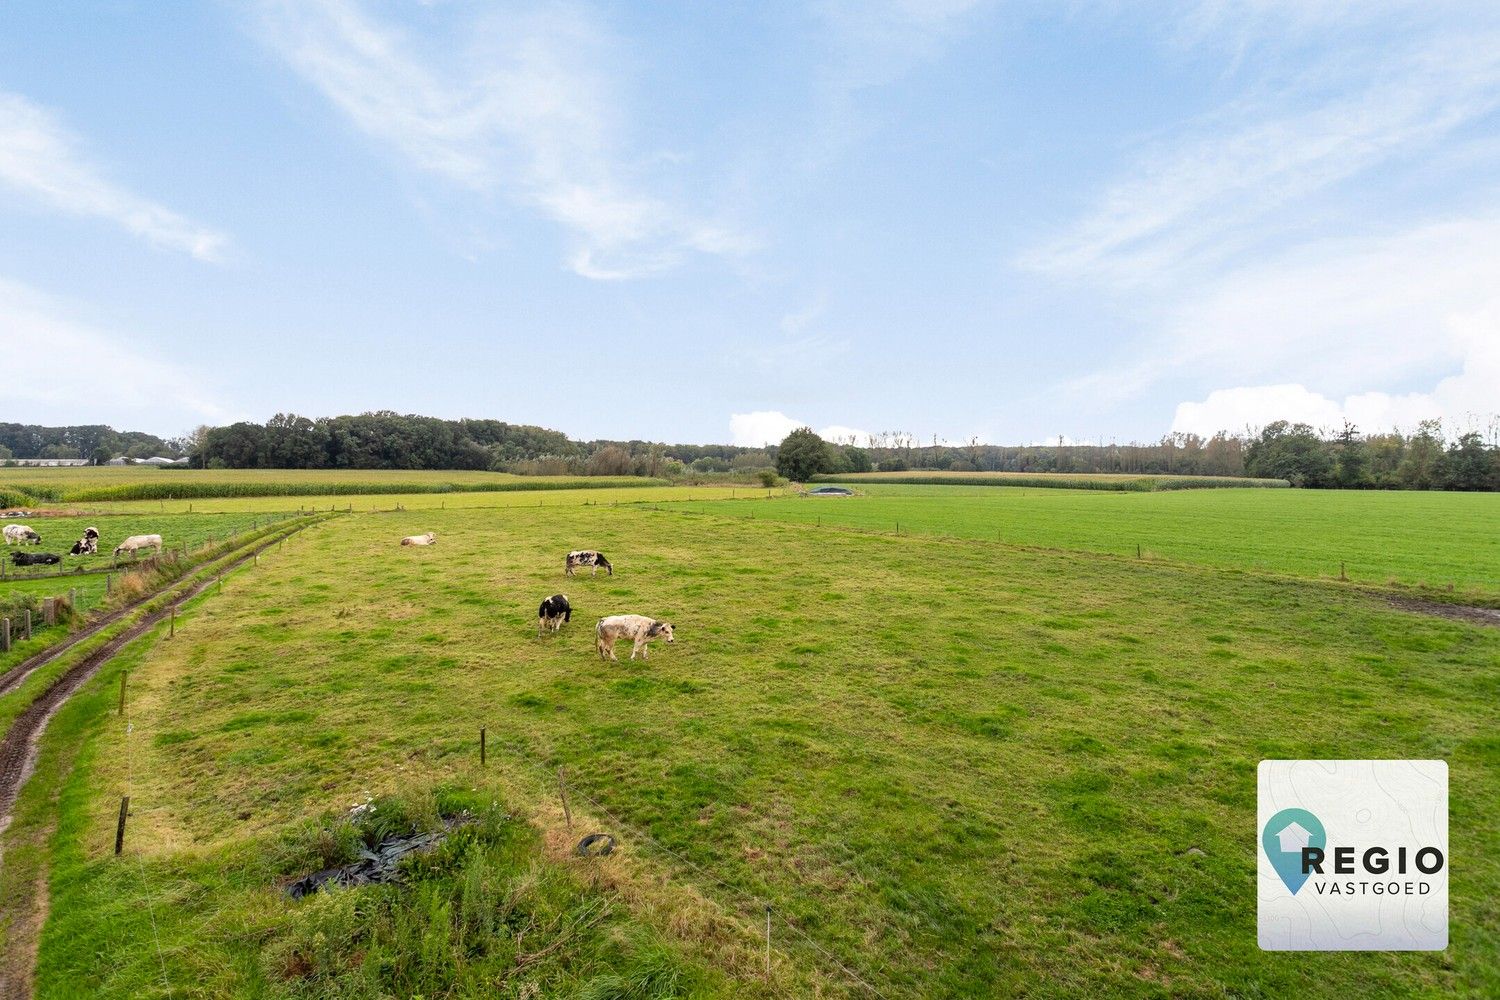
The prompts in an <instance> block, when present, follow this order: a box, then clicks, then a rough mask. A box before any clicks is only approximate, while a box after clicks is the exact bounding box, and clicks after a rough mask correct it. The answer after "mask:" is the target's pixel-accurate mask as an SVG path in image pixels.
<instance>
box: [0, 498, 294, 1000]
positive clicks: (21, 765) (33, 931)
mask: <svg viewBox="0 0 1500 1000" xmlns="http://www.w3.org/2000/svg"><path fill="white" fill-rule="evenodd" d="M313 523H316V522H313ZM309 526H310V525H309V524H300V525H298V526H296V527H295V528H293V529H292V530H290V531H286V532H282V533H281V534H278V535H275V536H274V537H271V538H269V539H267V540H266V541H264V542H262V543H261V544H259V545H255V546H253V547H252V548H251V549H250V551H249V552H247V553H246V554H245V555H243V556H241V557H240V558H238V559H236V560H234V561H233V562H231V563H228V564H226V565H225V566H223V567H221V568H220V569H219V571H218V572H217V573H213V574H210V575H209V576H208V577H207V578H206V579H204V580H201V581H199V582H198V583H195V584H190V585H188V586H186V587H182V588H179V589H178V591H177V592H176V594H175V595H174V598H173V601H172V603H171V604H169V605H168V606H167V607H165V608H163V609H162V610H160V611H156V612H153V613H151V614H149V615H147V616H146V617H145V618H143V619H142V620H141V621H139V622H137V623H136V624H135V625H132V626H131V627H130V628H128V629H126V630H125V631H123V632H121V633H120V634H119V635H116V636H114V637H113V638H112V639H110V640H109V641H108V642H106V643H105V644H104V645H103V646H100V647H99V648H98V649H96V650H94V652H92V653H90V654H89V655H88V656H87V657H85V658H84V659H83V660H81V661H80V662H78V663H76V664H74V665H73V666H72V667H71V668H69V669H68V670H67V671H66V672H65V673H64V674H63V675H62V676H61V677H59V678H57V680H55V681H54V682H53V683H52V686H51V687H49V688H48V689H47V690H46V691H44V692H43V693H42V694H41V696H40V697H38V698H37V699H36V700H35V701H33V702H32V703H31V704H30V705H29V706H27V708H26V710H25V711H23V712H22V713H21V714H20V715H19V716H17V717H16V719H15V721H13V722H12V723H11V727H10V730H9V731H8V732H7V733H6V734H5V738H4V740H3V742H0V833H3V832H4V831H5V830H6V829H7V828H8V827H9V826H10V821H11V810H12V809H13V808H14V807H15V804H16V799H17V797H19V795H20V793H21V789H22V788H23V787H24V786H25V784H26V781H27V780H28V779H29V778H30V777H31V773H32V771H33V770H34V769H35V766H36V755H37V750H38V747H39V745H40V742H41V738H42V734H43V732H45V731H46V728H47V723H48V722H49V721H50V720H51V718H52V716H53V715H54V714H56V712H57V710H58V709H59V708H61V707H62V705H63V704H64V703H65V702H66V701H67V700H68V699H69V698H70V697H72V696H73V694H74V693H75V692H76V691H77V690H78V689H79V688H80V687H82V686H83V685H84V683H85V682H87V681H88V679H89V678H90V677H92V676H93V675H94V674H95V673H96V672H97V671H98V670H99V668H100V667H102V666H103V665H104V664H105V663H107V662H109V660H110V658H111V657H113V656H114V655H115V654H116V653H118V652H119V651H120V650H121V649H122V648H124V647H125V646H126V645H128V644H129V643H131V642H133V641H134V640H136V639H138V638H140V637H141V636H142V635H144V634H145V633H146V632H148V631H150V630H151V629H152V628H153V627H155V626H157V625H160V624H161V623H162V622H163V621H165V620H166V618H167V617H168V616H169V615H170V614H171V613H172V607H173V606H175V604H176V603H177V602H179V601H185V600H189V599H191V598H193V597H196V596H197V595H198V594H201V593H202V592H203V591H205V590H207V589H208V588H209V587H210V586H212V585H213V584H214V583H215V582H216V581H217V580H218V579H219V578H220V577H221V576H222V575H223V574H224V573H226V572H228V571H230V570H233V569H236V568H238V567H240V566H243V565H244V564H245V563H247V562H249V561H250V560H252V559H254V558H255V557H256V556H257V555H259V554H260V553H261V552H264V551H265V550H266V549H268V548H270V547H271V546H272V545H274V544H276V543H277V542H280V541H281V540H283V539H285V538H288V537H290V536H291V535H294V534H296V533H297V532H299V531H301V530H302V529H303V528H306V527H309ZM169 589H170V588H163V589H162V590H159V591H157V592H156V593H155V594H152V595H150V596H148V597H143V598H141V599H140V600H139V601H136V602H135V603H133V604H131V605H129V606H128V607H125V608H121V609H120V610H119V611H116V612H113V613H111V614H109V615H106V616H105V617H104V618H102V619H100V620H99V621H97V622H95V623H93V624H92V625H90V626H89V628H87V629H85V630H84V631H83V632H80V633H79V634H78V635H76V636H73V637H71V638H70V639H69V640H67V641H66V642H65V643H62V644H59V645H58V646H54V647H52V648H50V649H47V650H44V651H42V652H41V653H38V654H37V655H36V656H33V657H31V658H30V659H28V660H25V661H23V662H21V663H19V664H17V665H16V666H15V667H13V668H11V669H10V670H9V671H7V672H6V673H5V674H4V676H3V677H0V685H4V687H3V688H0V693H3V692H4V691H9V690H12V689H13V688H14V687H15V686H16V685H18V684H20V683H21V681H23V680H25V679H26V677H28V676H30V674H31V672H32V671H33V670H35V669H36V668H37V667H39V666H42V665H44V664H46V663H48V662H50V661H51V660H52V659H54V658H55V657H56V656H57V655H58V654H59V653H61V652H63V651H64V650H65V649H67V648H68V647H70V646H73V645H75V644H76V643H78V642H80V641H82V640H83V639H86V638H89V637H90V636H94V635H98V634H99V632H100V631H101V630H103V629H105V628H108V627H109V626H110V625H111V624H113V623H115V622H117V621H119V620H120V619H121V618H122V617H124V616H125V615H128V614H129V613H130V612H131V611H134V610H136V609H138V608H139V607H140V606H141V605H143V604H146V603H148V602H150V601H153V600H157V599H159V598H160V597H161V596H162V594H163V593H165V592H167V590H169ZM44 871H45V869H44ZM34 900H35V905H34V906H32V907H31V908H30V910H28V911H27V912H26V913H24V914H22V915H20V916H19V917H15V916H14V915H12V921H11V923H10V924H9V925H8V926H7V927H6V928H5V939H4V940H5V954H3V955H0V998H3V1000H31V995H32V977H33V975H34V973H35V968H36V946H37V943H38V941H39V939H40V931H41V925H42V922H43V921H44V920H45V919H46V913H47V884H46V876H45V874H42V875H40V876H39V877H38V883H37V885H36V891H35V896H34Z"/></svg>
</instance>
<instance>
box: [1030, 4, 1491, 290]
mask: <svg viewBox="0 0 1500 1000" xmlns="http://www.w3.org/2000/svg"><path fill="white" fill-rule="evenodd" d="M1356 62H1357V65H1356V66H1355V67H1354V68H1353V70H1352V71H1351V70H1350V69H1347V68H1339V69H1335V68H1332V67H1319V68H1318V69H1316V70H1312V71H1308V72H1307V73H1306V74H1304V76H1303V77H1302V78H1301V79H1299V80H1298V82H1297V83H1296V84H1295V85H1293V86H1291V87H1289V88H1283V89H1282V90H1280V91H1279V92H1277V93H1276V94H1274V95H1273V96H1272V97H1270V98H1261V99H1257V100H1250V101H1243V102H1240V103H1238V104H1235V105H1231V106H1229V107H1226V108H1224V109H1222V110H1220V111H1219V112H1218V113H1216V114H1214V115H1211V116H1209V117H1207V118H1206V119H1204V120H1202V121H1199V122H1196V123H1191V124H1190V125H1189V126H1188V127H1187V128H1185V129H1184V130H1183V131H1182V132H1181V133H1179V134H1178V135H1176V136H1174V137H1173V138H1171V139H1168V140H1163V141H1158V142H1156V143H1153V144H1152V145H1151V146H1150V147H1148V149H1147V150H1146V151H1145V152H1144V153H1143V154H1142V155H1141V156H1139V157H1138V158H1137V160H1136V162H1135V163H1134V164H1133V166H1132V167H1131V168H1130V170H1129V172H1128V175H1127V176H1126V177H1124V178H1122V179H1120V180H1118V181H1116V182H1115V183H1114V184H1112V185H1111V186H1110V187H1109V188H1108V189H1107V190H1106V191H1105V193H1104V195H1103V198H1102V199H1101V201H1100V203H1099V204H1098V205H1097V207H1096V208H1095V209H1094V210H1093V211H1091V212H1090V213H1088V214H1087V215H1085V216H1084V217H1083V218H1082V219H1080V220H1079V221H1077V222H1076V223H1075V224H1074V225H1073V226H1072V227H1071V228H1069V229H1068V230H1067V231H1065V233H1064V234H1063V235H1062V236H1061V237H1060V238H1058V239H1057V240H1055V241H1053V242H1051V243H1049V244H1047V245H1045V246H1042V247H1039V248H1037V249H1035V250H1033V251H1032V252H1030V253H1028V254H1026V255H1024V256H1023V257H1022V259H1021V263H1022V265H1023V266H1026V267H1028V268H1032V269H1036V270H1041V271H1048V272H1052V273H1057V274H1063V275H1075V276H1087V277H1095V278H1102V279H1105V280H1107V281H1110V282H1113V283H1117V284H1122V285H1127V286H1129V285H1135V284H1140V283H1143V282H1153V283H1159V282H1161V281H1163V280H1165V279H1170V278H1172V277H1174V272H1175V271H1176V270H1177V269H1180V268H1186V269H1191V270H1201V269H1202V268H1203V267H1204V266H1205V265H1206V264H1213V263H1216V262H1218V261H1220V260H1222V259H1224V258H1225V257H1227V256H1230V255H1232V254H1233V253H1234V252H1236V251H1240V250H1244V249H1246V248H1247V247H1250V246H1253V245H1255V244H1256V243H1257V242H1259V241H1264V240H1265V239H1267V238H1268V237H1269V236H1271V235H1273V234H1275V233H1277V232H1279V231H1281V228H1284V227H1286V226H1293V225H1295V223H1296V222H1297V221H1298V220H1296V219H1279V220H1278V219H1277V217H1276V215H1275V213H1276V211H1277V210H1278V209H1283V208H1286V207H1288V206H1290V205H1291V204H1293V203H1295V202H1296V201H1298V200H1299V199H1302V198H1305V197H1307V196H1310V195H1312V194H1314V193H1315V192H1321V191H1323V190H1325V189H1328V188H1331V187H1333V186H1335V185H1337V184H1338V183H1340V182H1343V181H1347V180H1349V179H1351V178H1353V177H1354V176H1356V175H1359V174H1361V173H1363V172H1366V171H1369V170H1371V169H1373V168H1375V167H1377V166H1379V165H1382V164H1384V163H1387V162H1389V161H1391V160H1393V159H1396V158H1398V157H1409V156H1412V155H1414V154H1415V153H1417V152H1418V151H1420V150H1423V149H1427V148H1429V147H1430V146H1432V145H1433V144H1435V143H1437V142H1438V141H1439V140H1443V139H1445V138H1447V137H1449V136H1451V135H1452V134H1453V133H1454V132H1455V131H1456V130H1458V129H1460V128H1461V127H1462V126H1464V125H1467V124H1470V123H1473V122H1475V121H1477V120H1479V119H1481V118H1482V117H1484V116H1486V115H1488V114H1490V113H1491V112H1493V111H1494V110H1495V109H1496V108H1497V107H1500V31H1495V30H1488V31H1485V30H1479V31H1475V32H1468V33H1457V32H1455V33H1451V34H1434V35H1424V36H1422V37H1421V38H1419V39H1418V40H1417V41H1416V42H1414V43H1412V44H1411V45H1410V46H1409V48H1408V49H1407V50H1406V51H1405V52H1403V53H1402V54H1401V56H1399V57H1398V58H1395V59H1390V60H1386V61H1375V62H1360V61H1357V60H1356ZM1329 91H1333V92H1335V93H1336V94H1337V96H1335V97H1332V98H1329V97H1327V96H1326V94H1327V93H1328V92H1329Z"/></svg>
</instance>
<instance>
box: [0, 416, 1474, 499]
mask: <svg viewBox="0 0 1500 1000" xmlns="http://www.w3.org/2000/svg"><path fill="white" fill-rule="evenodd" d="M1497 442H1500V427H1497V426H1495V425H1492V426H1491V427H1490V429H1489V431H1488V433H1487V434H1481V433H1479V432H1477V431H1469V432H1466V433H1463V434H1459V435H1458V436H1456V437H1453V438H1449V437H1448V436H1447V435H1446V434H1445V433H1444V429H1443V426H1442V424H1441V423H1440V422H1439V421H1436V420H1429V421H1424V422H1423V423H1421V424H1420V425H1418V427H1417V430H1416V431H1415V432H1414V433H1411V434H1403V433H1400V432H1396V431H1392V432H1389V433H1378V434H1363V433H1361V432H1360V431H1359V429H1358V428H1356V427H1354V426H1353V425H1349V424H1346V425H1345V426H1344V427H1343V428H1341V429H1339V430H1338V431H1331V432H1330V431H1320V430H1317V429H1315V428H1313V427H1311V426H1309V425H1307V424H1294V423H1289V422H1287V421H1284V420H1281V421H1276V422H1274V423H1271V424H1268V425H1267V426H1266V427H1264V428H1262V429H1261V430H1260V431H1259V432H1257V433H1253V434H1249V433H1247V434H1245V435H1243V436H1239V435H1232V434H1228V433H1219V434H1215V435H1213V436H1212V437H1206V438H1205V437H1200V436H1198V435H1195V434H1169V435H1167V436H1165V437H1163V438H1162V439H1161V440H1160V441H1157V442H1154V443H1151V444H1139V443H1130V444H1116V443H1113V442H1111V443H1109V444H1105V443H1103V442H1100V443H1098V444H1072V443H1067V442H1065V441H1063V440H1059V441H1058V443H1057V444H1055V445H1054V444H1032V445H989V444H981V443H980V442H979V441H978V439H971V440H970V441H968V442H967V443H964V444H959V445H954V444H950V443H946V442H938V441H936V440H933V441H932V442H931V443H930V444H924V443H922V442H921V441H920V440H919V439H918V438H917V436H916V435H914V434H909V433H904V432H887V433H883V434H877V435H869V436H868V437H866V439H865V440H864V442H863V443H859V442H856V441H854V440H852V439H846V440H842V441H824V440H823V439H822V438H820V437H818V435H816V434H814V433H813V432H812V431H811V430H809V429H807V428H802V429H800V430H798V431H794V432H793V433H792V434H791V435H789V436H788V437H787V438H786V439H785V440H784V441H782V442H781V443H780V444H778V445H769V446H767V447H765V448H747V447H742V446H737V445H715V444H709V445H698V444H664V443H661V442H653V441H642V440H630V441H613V440H594V441H579V440H574V439H572V438H570V437H568V436H567V435H566V434H564V433H562V432H561V431H555V430H549V429H548V428H545V427H537V426H533V425H529V424H510V423H505V422H503V421H499V420H443V419H439V418H437V417H423V416H417V415H413V414H399V413H394V412H391V411H378V412H372V413H361V414H352V415H344V416H337V417H319V418H309V417H303V416H299V415H297V414H290V413H278V414H277V415H276V416H274V417H272V418H271V419H270V420H268V421H266V422H265V423H264V424H258V423H253V422H248V421H242V422H240V423H235V424H229V425H227V426H223V427H199V428H198V429H197V430H195V431H193V432H192V433H191V434H188V435H185V436H183V437H181V438H176V439H171V440H164V439H162V438H159V437H156V436H155V435H151V434H143V433H140V432H134V431H125V432H122V431H115V430H114V429H112V428H110V427H107V426H103V425H87V426H74V427H41V426H36V425H28V424H0V461H4V460H5V459H7V458H11V457H14V458H87V459H91V460H93V461H95V462H96V463H103V462H105V461H108V460H109V459H111V458H114V457H116V456H119V455H124V456H127V457H129V458H146V457H150V456H152V455H165V456H167V457H177V456H179V455H187V456H188V457H189V458H190V459H191V462H190V464H191V466H192V467H194V468H209V469H214V468H220V469H412V470H415V469H478V470H490V471H496V472H513V473H518V474H521V475H560V476H561V475H600V476H621V475H639V476H652V477H665V478H673V479H676V478H681V477H684V476H691V477H702V478H714V477H736V478H746V477H753V476H756V475H757V474H760V473H763V472H765V471H766V470H770V469H775V470H776V471H778V472H779V473H780V474H781V475H783V476H785V477H787V478H789V479H793V480H797V481H805V480H806V479H807V478H808V477H809V476H811V475H816V474H819V473H834V474H837V473H845V472H850V473H857V472H869V471H872V470H880V471H886V472H904V471H909V470H910V471H921V470H941V471H951V472H1023V473H1038V472H1058V473H1100V472H1104V473H1127V474H1137V475H1188V476H1192V475H1204V476H1251V477H1256V478H1267V479H1285V480H1287V481H1289V482H1290V483H1292V485H1294V486H1305V487H1318V488H1343V489H1448V490H1500V447H1497Z"/></svg>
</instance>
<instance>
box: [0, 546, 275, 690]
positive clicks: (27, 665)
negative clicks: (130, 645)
mask: <svg viewBox="0 0 1500 1000" xmlns="http://www.w3.org/2000/svg"><path fill="white" fill-rule="evenodd" d="M304 527H305V525H304ZM297 530H301V529H300V528H299V529H297ZM294 533H295V532H290V531H289V532H287V533H286V534H282V535H277V536H275V537H274V538H272V539H271V541H273V542H274V541H277V540H279V539H282V538H286V537H288V536H289V535H291V534H294ZM269 544H270V543H267V544H266V545H262V546H261V547H260V548H258V549H256V550H255V551H256V552H262V551H264V550H265V549H266V548H267V547H268V546H269ZM235 565H236V566H237V565H239V564H238V563H236V564H235ZM90 572H94V573H106V572H115V571H114V570H92V571H90ZM67 575H70V576H71V575H72V574H67ZM27 579H30V578H29V577H28V578H27ZM39 579H40V578H39ZM170 589H171V588H170V587H163V588H162V589H161V590H158V591H155V592H154V593H150V594H147V595H146V596H144V597H142V598H141V599H140V600H138V601H134V602H132V603H130V604H127V605H126V606H125V607H123V608H119V609H118V610H115V611H111V612H110V613H109V614H107V615H105V616H104V617H102V618H96V619H95V620H94V621H93V622H91V623H90V624H89V626H88V627H87V628H85V629H82V630H80V631H78V632H75V633H74V634H73V635H70V636H68V637H67V638H66V639H64V640H62V641H61V642H58V643H55V644H53V645H51V646H48V647H47V648H46V649H44V650H41V651H40V652H38V653H36V654H34V655H32V656H29V657H27V658H26V659H24V660H22V661H21V662H20V663H17V664H16V665H15V666H13V667H11V668H10V669H9V670H7V671H5V673H3V674H0V695H3V694H9V693H10V692H11V691H13V690H15V688H16V687H17V686H18V685H19V684H20V683H21V682H22V681H24V680H25V679H26V678H27V677H30V676H31V673H32V671H34V670H36V669H37V668H38V667H44V666H46V665H47V664H49V663H51V662H52V661H53V660H55V659H57V658H58V657H59V656H61V655H62V654H63V653H65V652H67V651H68V650H69V649H71V648H72V647H74V646H76V645H78V643H80V642H83V641H84V640H85V639H90V638H92V637H94V636H96V635H98V634H99V633H100V632H102V631H103V630H104V629H106V628H108V627H109V626H111V625H113V624H114V623H115V622H117V621H119V620H120V619H121V618H124V617H125V616H127V615H129V614H130V613H131V612H132V611H135V610H137V609H139V608H140V607H141V606H142V605H145V604H150V603H151V602H152V601H155V600H158V599H160V598H161V596H162V595H163V594H164V593H166V592H167V591H168V590H170ZM185 593H186V591H185V590H184V591H182V592H181V593H179V594H178V596H177V599H178V600H183V599H184V598H183V594H185Z"/></svg>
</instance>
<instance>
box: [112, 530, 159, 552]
mask: <svg viewBox="0 0 1500 1000" xmlns="http://www.w3.org/2000/svg"><path fill="white" fill-rule="evenodd" d="M141 549H153V550H155V551H154V552H153V553H152V554H153V555H159V554H160V553H161V536H160V535H131V536H130V537H129V538H127V539H125V540H124V541H123V542H121V543H120V544H119V545H116V546H115V555H119V554H120V553H121V552H129V553H130V555H131V556H132V557H134V556H137V555H139V554H140V551H141Z"/></svg>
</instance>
